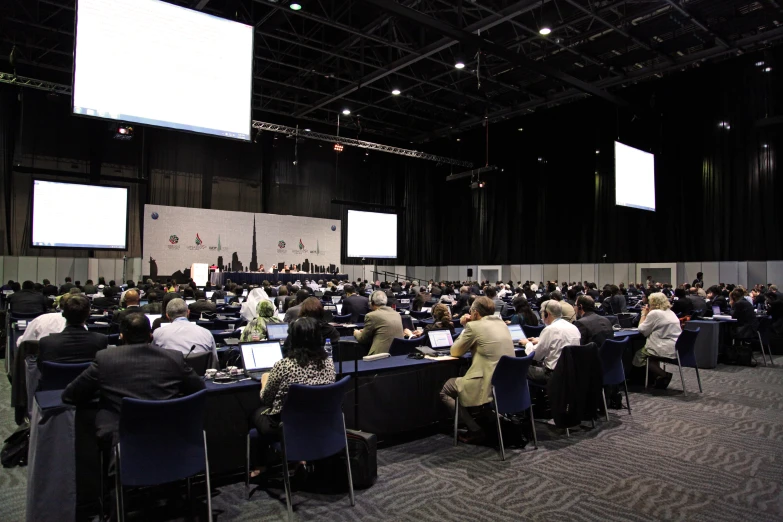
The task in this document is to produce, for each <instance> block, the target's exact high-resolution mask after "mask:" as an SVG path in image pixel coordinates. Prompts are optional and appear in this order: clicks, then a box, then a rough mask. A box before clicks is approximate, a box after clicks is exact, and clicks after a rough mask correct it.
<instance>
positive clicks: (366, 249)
mask: <svg viewBox="0 0 783 522" xmlns="http://www.w3.org/2000/svg"><path fill="white" fill-rule="evenodd" d="M348 257H370V258H376V259H394V258H396V257H397V214H380V213H378V212H360V211H358V210H349V211H348Z"/></svg>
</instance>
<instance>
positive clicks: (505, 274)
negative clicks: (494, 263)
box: [500, 265, 511, 282]
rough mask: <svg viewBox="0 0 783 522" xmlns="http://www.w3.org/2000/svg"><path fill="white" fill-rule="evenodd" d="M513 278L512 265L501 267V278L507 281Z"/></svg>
mask: <svg viewBox="0 0 783 522" xmlns="http://www.w3.org/2000/svg"><path fill="white" fill-rule="evenodd" d="M509 279H511V265H503V266H502V268H501V269H500V280H501V281H504V282H507V281H508V280H509Z"/></svg>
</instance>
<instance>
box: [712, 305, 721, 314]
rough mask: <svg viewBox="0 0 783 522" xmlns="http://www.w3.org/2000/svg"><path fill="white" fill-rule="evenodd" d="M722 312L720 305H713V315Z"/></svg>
mask: <svg viewBox="0 0 783 522" xmlns="http://www.w3.org/2000/svg"><path fill="white" fill-rule="evenodd" d="M720 313H721V312H720V306H718V305H713V307H712V315H720Z"/></svg>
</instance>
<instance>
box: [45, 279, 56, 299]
mask: <svg viewBox="0 0 783 522" xmlns="http://www.w3.org/2000/svg"><path fill="white" fill-rule="evenodd" d="M41 293H42V294H43V295H45V296H50V295H57V287H56V286H54V285H53V284H52V282H51V281H49V280H48V279H44V280H43V290H41Z"/></svg>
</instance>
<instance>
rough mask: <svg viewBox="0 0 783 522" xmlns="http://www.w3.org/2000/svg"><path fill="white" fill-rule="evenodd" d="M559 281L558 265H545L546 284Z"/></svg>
mask: <svg viewBox="0 0 783 522" xmlns="http://www.w3.org/2000/svg"><path fill="white" fill-rule="evenodd" d="M555 279H557V265H544V279H543V281H544V284H546V282H547V281H554V280H555Z"/></svg>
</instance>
